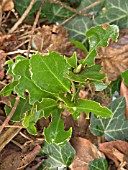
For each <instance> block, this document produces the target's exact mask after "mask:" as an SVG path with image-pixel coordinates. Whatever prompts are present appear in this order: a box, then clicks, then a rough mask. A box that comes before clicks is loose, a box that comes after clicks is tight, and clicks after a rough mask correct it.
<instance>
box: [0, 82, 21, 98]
mask: <svg viewBox="0 0 128 170" xmlns="http://www.w3.org/2000/svg"><path fill="white" fill-rule="evenodd" d="M17 84H18V81H13V82H11V83H9V84H7V86H6V87H4V88H3V89H2V90H1V91H0V94H3V95H4V96H9V95H10V94H11V93H12V91H13V89H14V87H15V86H16V85H17Z"/></svg>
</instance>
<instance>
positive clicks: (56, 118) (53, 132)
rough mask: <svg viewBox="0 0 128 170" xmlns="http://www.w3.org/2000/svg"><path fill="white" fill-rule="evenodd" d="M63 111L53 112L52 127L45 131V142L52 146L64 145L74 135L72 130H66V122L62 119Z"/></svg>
mask: <svg viewBox="0 0 128 170" xmlns="http://www.w3.org/2000/svg"><path fill="white" fill-rule="evenodd" d="M61 111H62V110H61V109H58V110H55V111H54V112H52V122H51V123H50V126H49V127H48V128H47V129H46V128H45V129H44V136H45V140H46V141H47V142H48V143H50V144H52V143H54V144H58V145H60V144H64V143H65V142H66V140H67V139H68V138H70V137H71V135H72V129H71V128H70V129H69V130H68V131H65V130H64V122H63V120H62V119H61Z"/></svg>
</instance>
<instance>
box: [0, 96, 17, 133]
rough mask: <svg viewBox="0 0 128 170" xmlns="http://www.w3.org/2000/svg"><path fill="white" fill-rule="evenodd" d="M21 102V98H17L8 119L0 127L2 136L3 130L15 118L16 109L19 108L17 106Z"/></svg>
mask: <svg viewBox="0 0 128 170" xmlns="http://www.w3.org/2000/svg"><path fill="white" fill-rule="evenodd" d="M19 101H20V97H16V101H15V104H14V106H13V108H12V110H11V112H10V114H9V115H8V116H7V118H6V119H5V121H4V122H3V124H2V125H1V126H0V134H1V132H2V130H3V129H4V128H5V126H6V125H7V124H8V122H9V120H10V119H11V117H12V116H13V114H14V112H15V110H16V108H17V105H18V103H19Z"/></svg>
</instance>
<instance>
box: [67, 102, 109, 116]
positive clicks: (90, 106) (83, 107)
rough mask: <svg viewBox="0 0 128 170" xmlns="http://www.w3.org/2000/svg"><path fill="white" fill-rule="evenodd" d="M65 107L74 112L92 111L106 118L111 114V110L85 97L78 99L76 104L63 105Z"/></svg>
mask: <svg viewBox="0 0 128 170" xmlns="http://www.w3.org/2000/svg"><path fill="white" fill-rule="evenodd" d="M65 107H66V108H67V109H69V110H70V111H71V113H74V112H77V113H78V112H79V113H81V112H85V113H86V114H88V113H90V112H92V113H94V114H95V115H97V116H102V117H104V118H108V117H110V116H111V115H112V112H111V110H109V109H108V108H106V107H102V106H101V105H100V104H99V103H97V102H95V101H91V100H86V99H78V101H77V104H76V105H74V106H65Z"/></svg>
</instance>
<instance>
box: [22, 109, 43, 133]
mask: <svg viewBox="0 0 128 170" xmlns="http://www.w3.org/2000/svg"><path fill="white" fill-rule="evenodd" d="M42 116H43V114H42V112H40V111H38V112H37V111H36V110H35V109H34V110H33V109H32V110H31V111H29V112H28V113H26V115H25V117H24V120H23V122H22V124H23V126H24V127H25V128H26V129H27V131H28V132H29V133H30V134H32V135H37V130H36V127H35V124H36V123H37V121H38V120H39V119H40V118H41V117H42Z"/></svg>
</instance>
